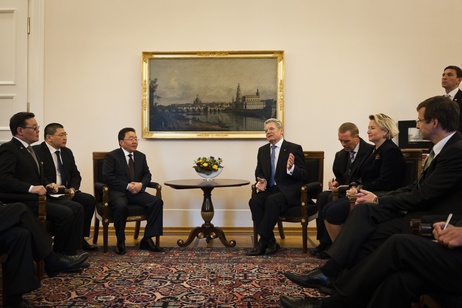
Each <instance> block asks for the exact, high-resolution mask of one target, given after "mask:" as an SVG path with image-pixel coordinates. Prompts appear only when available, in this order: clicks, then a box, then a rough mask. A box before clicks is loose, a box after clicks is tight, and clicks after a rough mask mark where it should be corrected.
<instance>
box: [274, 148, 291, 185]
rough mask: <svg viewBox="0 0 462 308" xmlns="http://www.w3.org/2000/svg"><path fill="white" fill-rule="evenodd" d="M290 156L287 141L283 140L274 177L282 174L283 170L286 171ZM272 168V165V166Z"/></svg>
mask: <svg viewBox="0 0 462 308" xmlns="http://www.w3.org/2000/svg"><path fill="white" fill-rule="evenodd" d="M288 158H289V151H288V149H287V143H286V142H285V141H283V142H282V145H281V148H280V149H279V157H278V161H277V163H276V171H275V175H274V177H275V178H276V177H277V176H276V175H278V174H279V175H280V174H281V172H285V171H286V169H287V159H288ZM270 168H271V167H270Z"/></svg>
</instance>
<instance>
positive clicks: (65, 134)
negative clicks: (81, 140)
mask: <svg viewBox="0 0 462 308" xmlns="http://www.w3.org/2000/svg"><path fill="white" fill-rule="evenodd" d="M53 136H58V137H61V138H64V137H67V136H68V134H67V133H61V134H58V135H53Z"/></svg>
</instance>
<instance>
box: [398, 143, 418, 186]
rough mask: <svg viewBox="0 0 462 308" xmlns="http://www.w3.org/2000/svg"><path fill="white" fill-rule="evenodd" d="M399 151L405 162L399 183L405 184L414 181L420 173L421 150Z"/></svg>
mask: <svg viewBox="0 0 462 308" xmlns="http://www.w3.org/2000/svg"><path fill="white" fill-rule="evenodd" d="M401 152H402V153H403V156H404V159H405V162H406V164H405V170H404V176H403V179H402V183H401V184H402V186H407V185H410V184H412V183H414V182H415V180H417V179H418V178H419V176H420V174H421V173H422V150H420V149H401Z"/></svg>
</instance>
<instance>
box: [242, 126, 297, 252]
mask: <svg viewBox="0 0 462 308" xmlns="http://www.w3.org/2000/svg"><path fill="white" fill-rule="evenodd" d="M264 129H265V133H266V139H267V140H268V141H269V143H268V144H266V145H264V146H262V147H260V148H259V149H258V156H257V168H256V169H255V178H256V180H257V184H256V189H257V194H256V195H255V196H254V197H252V198H251V199H250V201H249V206H250V211H251V212H252V220H253V221H254V224H255V226H256V228H257V232H258V234H259V235H260V240H259V241H258V242H257V243H256V245H255V247H254V248H253V249H252V250H250V251H249V252H248V253H247V255H248V256H257V255H263V254H267V255H270V254H273V253H275V252H277V251H278V250H279V248H280V246H279V244H278V243H277V242H276V239H275V237H274V233H273V228H274V226H275V225H276V223H277V221H278V217H279V215H280V214H282V213H283V212H284V211H285V210H286V209H287V208H289V207H292V206H297V205H299V204H300V188H301V186H302V185H303V184H304V181H305V179H306V170H305V159H304V156H303V149H302V147H301V146H300V145H298V144H295V143H291V142H288V141H286V140H284V138H283V135H284V130H283V127H282V123H281V121H279V120H277V119H273V118H271V119H268V120H266V121H265V123H264ZM255 240H256V239H255Z"/></svg>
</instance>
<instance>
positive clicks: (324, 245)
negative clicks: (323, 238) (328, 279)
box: [310, 242, 331, 257]
mask: <svg viewBox="0 0 462 308" xmlns="http://www.w3.org/2000/svg"><path fill="white" fill-rule="evenodd" d="M330 245H331V244H330V243H325V242H322V243H320V244H319V245H318V246H316V248H314V249H311V250H310V254H311V255H312V256H313V257H314V256H316V255H317V254H318V253H321V252H323V251H325V250H327V249H329V247H330Z"/></svg>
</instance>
